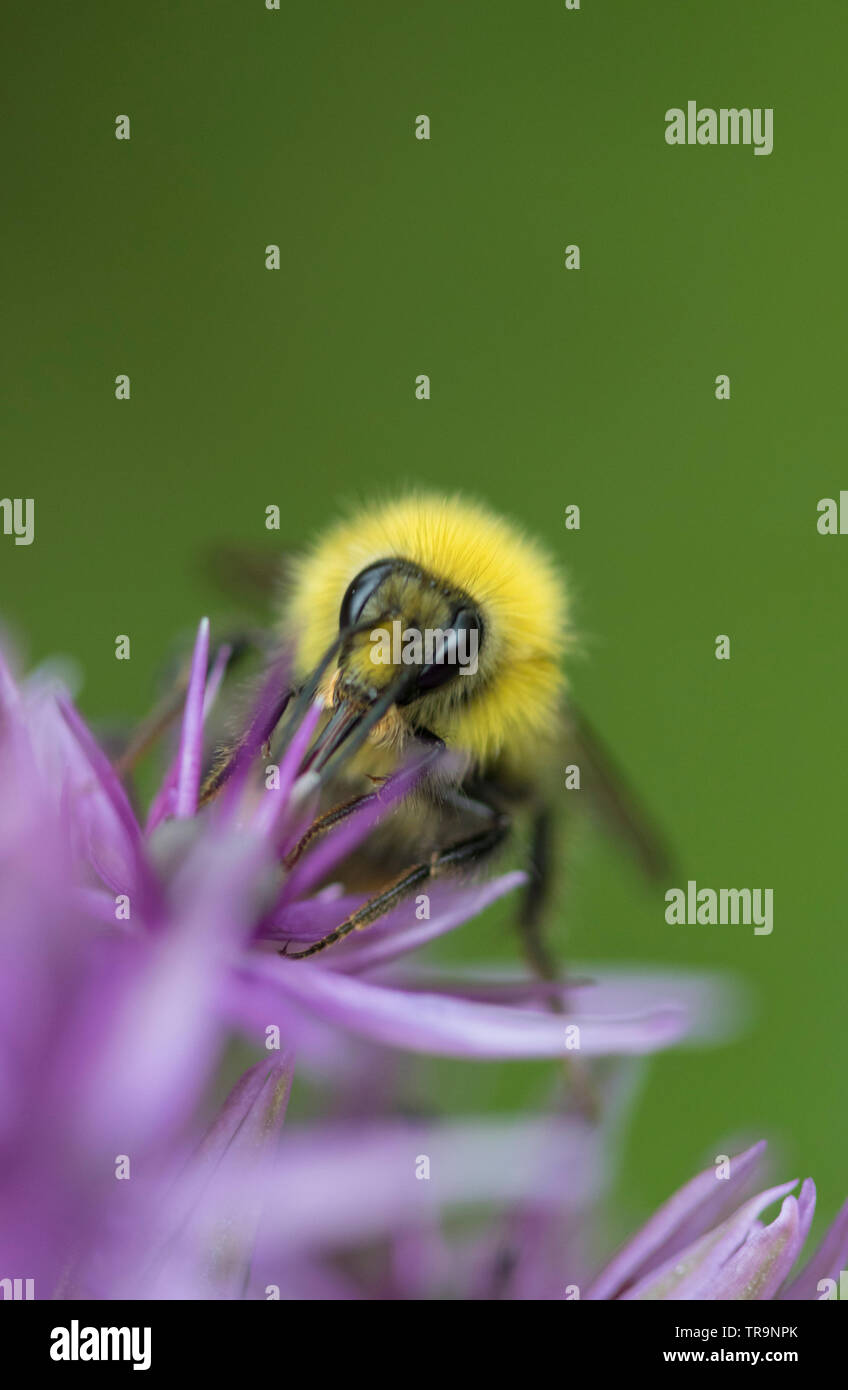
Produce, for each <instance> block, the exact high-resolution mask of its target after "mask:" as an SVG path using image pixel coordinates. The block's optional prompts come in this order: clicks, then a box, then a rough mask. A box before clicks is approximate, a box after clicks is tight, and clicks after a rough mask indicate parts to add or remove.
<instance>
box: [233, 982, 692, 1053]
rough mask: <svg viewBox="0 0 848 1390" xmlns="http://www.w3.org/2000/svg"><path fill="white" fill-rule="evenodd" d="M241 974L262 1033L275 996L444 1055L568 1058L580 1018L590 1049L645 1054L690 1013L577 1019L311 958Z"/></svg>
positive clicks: (380, 1038)
mask: <svg viewBox="0 0 848 1390" xmlns="http://www.w3.org/2000/svg"><path fill="white" fill-rule="evenodd" d="M242 975H243V976H244V977H245V978H246V979H247V980H252V982H253V993H254V996H255V997H254V998H253V999H252V1000H251V994H250V991H249V990H247V991H243V992H242V993H241V994H240V996H239V1005H240V1008H239V1012H240V1016H241V1018H242V1020H243V1022H244V1023H245V1024H246V1025H248V1026H251V1025H252V1026H253V1027H257V1026H258V1027H259V1028H260V1029H261V1030H262V1031H263V1032H264V1028H265V1027H266V1026H267V1024H268V1023H270V1022H273V1021H274V1019H273V1016H269V999H270V998H273V993H274V992H277V993H278V997H279V1001H280V1003H281V1004H282V1003H283V1002H284V1001H288V1003H289V1004H290V1005H300V1006H302V1007H303V1008H304V1009H306V1010H307V1011H308V1012H310V1013H314V1014H317V1015H318V1016H319V1017H321V1018H325V1019H327V1020H328V1021H329V1022H332V1023H335V1024H337V1025H338V1026H340V1027H342V1028H348V1029H350V1030H351V1031H353V1032H355V1033H359V1034H361V1035H363V1036H364V1037H368V1038H371V1039H373V1040H374V1041H377V1042H381V1043H384V1044H387V1045H389V1046H392V1047H400V1048H406V1049H408V1050H410V1051H412V1052H426V1053H435V1054H437V1055H440V1056H446V1057H477V1058H484V1057H485V1058H502V1059H506V1058H512V1057H516V1058H517V1057H566V1056H567V1055H569V1053H568V1047H567V1044H568V1039H569V1034H567V1032H566V1029H567V1028H568V1027H569V1026H570V1025H571V1024H574V1023H575V1022H579V1030H580V1051H581V1053H582V1054H583V1055H584V1056H589V1057H592V1056H604V1055H607V1054H609V1053H615V1054H617V1053H627V1054H632V1053H635V1054H642V1053H646V1052H654V1051H656V1050H657V1049H659V1048H662V1047H667V1046H669V1045H670V1044H671V1043H673V1042H676V1041H677V1040H678V1038H679V1037H680V1036H681V1034H682V1033H683V1032H684V1031H685V1029H686V1017H685V1015H684V1014H683V1013H681V1012H680V1011H675V1010H672V1009H667V1010H657V1011H656V1012H654V1013H651V1014H642V1015H638V1016H633V1017H630V1018H616V1019H594V1018H581V1019H579V1021H578V1020H576V1019H573V1018H569V1017H567V1016H565V1015H558V1014H553V1013H550V1012H549V1011H547V1010H544V1011H542V1010H540V1011H539V1012H532V1011H530V1010H528V1009H514V1008H509V1007H506V1006H503V1005H499V1004H477V1003H472V1002H470V1001H468V1000H462V999H451V998H447V997H445V996H442V995H438V994H409V993H407V992H405V991H403V990H396V989H389V988H386V987H385V986H381V985H375V984H371V983H370V982H367V981H365V980H361V979H358V978H355V977H352V976H349V975H342V974H340V973H337V972H336V971H332V970H326V969H321V968H320V967H318V966H315V965H313V964H303V963H298V962H295V961H282V960H281V961H277V962H273V963H272V962H267V961H259V960H258V959H257V960H255V961H247V962H246V963H245V965H244V968H243V970H242Z"/></svg>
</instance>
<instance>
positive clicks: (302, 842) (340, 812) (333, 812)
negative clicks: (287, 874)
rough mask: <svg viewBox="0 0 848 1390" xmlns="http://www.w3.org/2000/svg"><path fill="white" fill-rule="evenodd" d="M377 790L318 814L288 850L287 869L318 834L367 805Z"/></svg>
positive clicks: (292, 865)
mask: <svg viewBox="0 0 848 1390" xmlns="http://www.w3.org/2000/svg"><path fill="white" fill-rule="evenodd" d="M376 799H377V792H365V793H364V795H362V796H354V797H352V798H351V800H350V801H342V802H340V803H339V805H338V806H333V807H331V809H330V810H329V811H325V812H324V814H323V815H322V816H318V817H317V819H316V820H314V821H313V822H312V824H311V825H310V827H309V829H308V830H306V831H305V832H304V834H303V835H301V837H300V839H299V840H298V842H297V844H296V845H294V846H293V848H292V849H290V850H289V852H288V854H287V855H286V857H285V859H284V860H283V863H284V864H285V866H286V868H287V869H291V868H293V867H294V865H295V864H296V863H297V861H298V859H300V857H301V855H302V854H303V852H304V850H307V849H308V848H309V846H310V845H311V844H312V841H313V840H317V839H318V836H319V835H323V834H325V833H326V831H328V830H332V828H333V826H334V825H338V824H339V823H340V821H343V820H347V818H348V816H350V815H352V814H353V812H354V811H358V810H359V808H360V806H367V805H368V804H369V803H370V802H372V801H376Z"/></svg>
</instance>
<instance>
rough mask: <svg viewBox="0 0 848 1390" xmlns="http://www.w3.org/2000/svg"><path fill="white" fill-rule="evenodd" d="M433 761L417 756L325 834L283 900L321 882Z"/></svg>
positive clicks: (298, 869) (288, 885) (294, 873)
mask: <svg viewBox="0 0 848 1390" xmlns="http://www.w3.org/2000/svg"><path fill="white" fill-rule="evenodd" d="M429 762H430V757H429V756H426V755H425V756H422V757H419V758H416V759H415V760H414V761H411V762H410V763H409V764H408V765H407V766H406V767H404V768H402V769H401V770H400V772H396V773H394V774H393V775H392V776H391V777H387V778H386V780H385V782H384V783H383V785H382V786H381V787H379V788H377V789H376V790H375V792H374V799H373V801H369V802H366V804H365V805H364V806H362V807H360V809H359V810H358V811H354V812H352V814H351V815H350V816H348V818H347V820H345V821H343V822H342V824H341V825H339V826H338V827H337V828H336V829H334V830H330V831H328V832H327V834H326V835H323V836H322V837H321V838H320V839H319V841H318V843H317V846H316V848H315V849H313V850H311V851H310V852H309V853H307V855H306V856H305V858H304V859H302V860H301V861H300V863H298V864H296V865H295V867H294V868H293V869H292V871H291V873H290V874H289V876H288V879H287V880H286V883H285V885H284V888H283V892H282V894H281V896H280V902H281V903H285V902H291V901H293V900H294V899H295V898H302V897H304V896H305V895H306V894H307V893H308V892H310V890H311V889H312V888H314V887H315V885H316V884H317V883H320V882H321V879H322V878H325V877H326V875H327V874H328V873H329V872H330V870H331V869H332V868H333V866H334V865H336V864H338V863H340V862H341V860H342V859H344V858H346V856H347V855H348V854H350V853H351V851H352V850H354V849H356V847H357V845H359V844H360V843H361V842H362V840H364V839H365V837H366V836H367V835H369V834H370V833H371V831H372V830H373V828H374V826H375V825H376V824H377V823H378V821H380V820H382V818H383V816H384V815H386V813H387V811H390V810H391V808H392V806H393V805H394V804H395V802H397V801H399V800H400V799H401V798H402V797H404V796H406V795H407V794H408V793H409V792H410V791H411V790H412V788H413V787H414V785H415V783H416V782H417V781H418V778H419V777H420V776H421V773H422V772H423V770H424V765H425V764H426V763H429Z"/></svg>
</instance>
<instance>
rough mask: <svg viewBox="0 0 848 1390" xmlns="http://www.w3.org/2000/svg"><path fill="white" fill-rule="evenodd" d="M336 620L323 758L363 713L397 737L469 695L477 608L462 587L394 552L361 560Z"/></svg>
mask: <svg viewBox="0 0 848 1390" xmlns="http://www.w3.org/2000/svg"><path fill="white" fill-rule="evenodd" d="M338 622H339V634H338V655H337V657H336V661H335V667H334V669H333V670H332V671H331V674H330V677H329V680H328V682H327V686H326V702H327V705H328V707H331V708H332V711H333V713H332V716H331V719H330V721H329V723H328V724H327V726H326V728H325V730H324V733H323V735H322V736H321V739H320V741H319V742H320V753H319V759H320V761H324V760H326V758H327V757H328V756H329V755H330V753H331V752H333V751H335V749H337V748H339V747H340V746H341V744H342V743H343V742H344V741H345V740H346V738H347V737H348V734H349V733H351V732H352V731H353V730H354V729H355V728H357V727H360V726H361V724H362V721H363V719H364V718H365V717H366V716H368V715H370V716H371V717H373V715H375V714H376V715H377V716H378V717H377V718H376V719H375V721H374V728H373V735H372V736H373V737H374V738H375V739H376V741H377V742H397V741H399V740H400V739H401V738H403V737H404V736H405V735H407V734H410V733H415V732H416V731H429V724H430V721H431V719H433V720H434V721H436V722H438V717H439V716H440V715H441V714H443V712H444V710H445V709H446V708H448V707H450V706H451V705H455V704H456V703H458V702H461V701H464V700H467V699H468V698H470V697H471V695H472V691H473V686H474V682H475V679H476V677H477V675H478V660H479V654H480V649H481V646H482V643H483V637H484V624H483V618H482V615H481V613H480V611H479V609H478V607H477V606H476V605H475V603H474V602H473V600H472V599H471V598H470V597H469V596H468V595H467V594H465V593H464V592H462V591H461V590H460V589H457V588H454V587H453V586H451V585H450V584H447V583H445V582H444V581H442V580H439V579H438V578H436V577H435V576H433V575H431V574H428V573H427V572H426V571H425V570H424V569H422V568H421V567H420V566H419V565H417V564H414V563H413V562H411V561H408V560H403V559H398V558H392V559H385V560H377V561H375V562H374V563H372V564H370V565H368V566H366V568H365V569H363V570H361V571H360V572H359V573H358V574H357V575H356V576H355V577H354V578H353V579H352V580H351V581H350V583H349V584H348V586H347V589H346V590H345V593H344V596H343V598H342V601H341V605H340V608H339V618H338ZM369 722H370V718H369Z"/></svg>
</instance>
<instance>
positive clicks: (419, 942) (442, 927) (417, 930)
mask: <svg viewBox="0 0 848 1390" xmlns="http://www.w3.org/2000/svg"><path fill="white" fill-rule="evenodd" d="M526 882H527V875H526V874H525V873H522V872H520V871H515V872H513V873H509V874H502V875H501V876H500V877H499V878H495V879H490V880H489V882H488V883H483V884H476V885H473V886H470V887H468V886H459V885H457V884H439V885H436V886H435V887H434V888H433V890H432V891H431V893H430V894H429V897H430V913H431V915H430V919H429V921H426V920H425V921H420V922H419V921H417V920H415V918H414V917H413V916H412V912H411V908H410V905H409V903H403V904H401V906H400V907H398V908H395V910H394V911H393V912H390V913H387V915H386V916H385V917H384V918H382V919H381V920H380V921H379V922H375V923H374V924H373V926H371V927H369V928H368V931H367V932H352V933H351V935H350V936H348V937H347V938H346V939H345V940H343V941H341V942H340V943H339V945H338V946H335V947H334V948H333V950H332V951H328V953H327V956H328V959H327V965H328V966H329V967H330V968H331V969H337V970H345V971H347V972H348V973H350V974H360V973H361V972H363V971H366V970H373V969H375V968H376V967H378V966H383V965H388V964H389V963H390V962H391V961H393V960H396V959H397V957H398V956H402V955H406V954H408V953H409V952H410V951H417V950H418V949H419V948H420V947H421V946H425V945H427V943H428V942H430V941H435V940H436V939H437V938H438V937H440V936H444V935H445V934H446V933H447V932H449V931H453V929H454V928H455V927H459V926H462V924H463V922H467V921H469V919H470V918H472V917H477V916H478V915H479V914H480V913H481V912H483V911H485V909H486V908H487V907H489V906H490V905H491V904H492V903H494V902H497V901H498V899H499V898H502V897H504V895H505V894H506V893H511V892H513V891H514V890H515V889H516V888H520V887H521V885H522V884H524V883H526ZM410 917H412V924H410ZM338 920H339V921H340V922H341V921H344V918H343V917H342V916H340V917H339V919H338Z"/></svg>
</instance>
